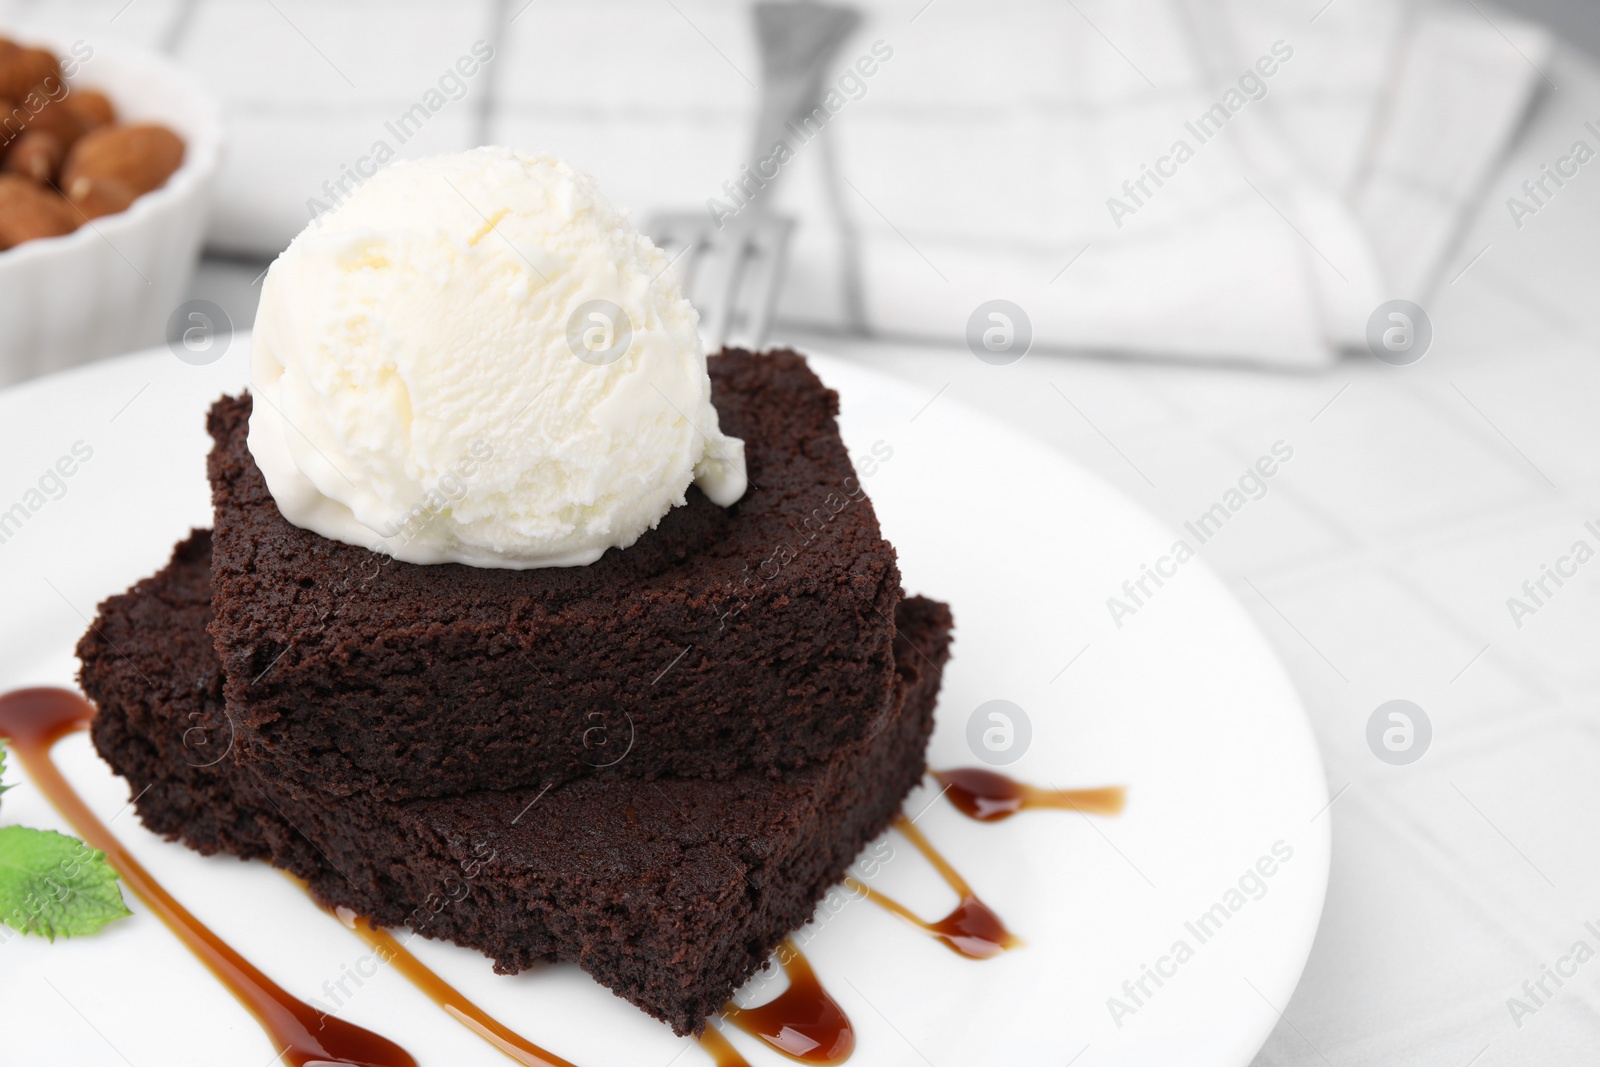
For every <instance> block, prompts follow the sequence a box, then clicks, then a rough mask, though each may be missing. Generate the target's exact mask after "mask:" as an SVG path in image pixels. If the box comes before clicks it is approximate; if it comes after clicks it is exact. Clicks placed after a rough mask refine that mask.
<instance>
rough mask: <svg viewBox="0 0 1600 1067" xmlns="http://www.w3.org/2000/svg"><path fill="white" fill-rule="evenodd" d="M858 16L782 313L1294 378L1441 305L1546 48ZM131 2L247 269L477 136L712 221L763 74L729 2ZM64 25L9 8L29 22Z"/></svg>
mask: <svg viewBox="0 0 1600 1067" xmlns="http://www.w3.org/2000/svg"><path fill="white" fill-rule="evenodd" d="M857 6H859V7H860V8H861V9H862V11H863V14H864V15H865V16H866V17H865V19H864V22H863V25H862V28H861V30H860V31H859V32H858V33H857V34H856V35H855V37H854V38H853V39H851V40H850V41H849V42H847V43H846V44H845V46H844V47H843V49H842V50H841V52H840V59H839V63H838V70H837V71H836V72H835V74H834V75H833V77H832V79H831V80H830V84H832V85H833V86H834V87H835V88H837V89H838V90H839V96H838V98H837V101H838V102H839V106H838V110H837V113H836V114H833V115H832V117H831V118H830V120H829V122H828V124H827V127H826V129H825V131H824V132H823V133H822V134H821V135H820V136H818V137H816V138H815V139H812V140H809V141H806V142H805V143H799V140H798V139H796V141H795V143H794V144H793V146H792V148H793V159H792V161H790V162H789V163H788V164H786V165H785V166H784V167H783V175H784V177H783V185H782V186H781V187H780V188H779V189H778V190H777V191H776V195H775V198H774V203H775V205H776V206H778V207H780V208H781V209H782V210H785V211H789V212H792V213H794V214H795V215H796V216H797V217H798V218H799V220H800V228H799V230H798V233H797V235H796V240H795V244H794V248H793V260H792V263H791V266H790V269H789V272H788V283H787V285H786V288H785V290H784V293H783V296H782V299H781V302H780V305H779V317H780V319H781V320H788V321H790V322H795V323H803V324H806V325H809V326H813V327H818V326H820V327H824V328H832V329H840V330H848V331H853V332H869V333H873V334H878V335H884V336H890V337H911V338H919V339H930V340H936V341H942V342H949V343H960V342H961V340H962V338H963V336H964V333H965V331H966V328H967V322H968V319H969V317H970V316H971V315H972V314H973V312H974V310H975V309H976V308H977V307H978V305H980V304H981V303H983V302H985V301H988V300H992V299H1005V300H1009V301H1011V302H1013V303H1015V304H1017V305H1018V306H1020V307H1021V308H1022V309H1023V310H1024V312H1025V313H1026V315H1027V316H1028V318H1029V319H1030V320H1031V323H1032V329H1033V336H1034V346H1035V348H1036V349H1040V350H1043V349H1051V348H1072V349H1080V350H1082V349H1088V350H1095V351H1102V352H1108V353H1124V352H1127V353H1144V354H1150V355H1156V356H1160V357H1163V358H1181V359H1196V360H1244V361H1251V362H1259V363H1265V364H1273V365H1279V366H1294V367H1314V366H1318V365H1322V364H1325V363H1327V362H1329V361H1331V360H1332V359H1333V358H1335V356H1336V354H1337V353H1338V351H1339V350H1340V349H1342V348H1350V347H1359V346H1360V345H1361V344H1362V343H1363V342H1362V338H1363V336H1364V331H1365V324H1366V319H1367V317H1368V315H1369V314H1370V313H1371V312H1372V310H1373V309H1374V308H1375V307H1376V306H1377V304H1379V303H1380V302H1382V301H1383V300H1386V299H1389V298H1392V297H1406V298H1409V299H1413V300H1417V301H1422V300H1425V298H1426V296H1427V293H1428V292H1429V290H1430V289H1431V288H1432V286H1433V285H1435V284H1437V282H1438V280H1439V275H1440V272H1441V271H1443V270H1444V269H1445V265H1446V263H1448V262H1452V260H1451V257H1452V256H1453V255H1456V254H1457V249H1456V247H1455V246H1456V242H1457V240H1458V235H1459V231H1460V229H1461V225H1462V216H1463V212H1464V209H1465V208H1466V207H1468V206H1469V205H1470V204H1472V203H1473V202H1474V201H1475V200H1476V198H1477V197H1478V195H1479V192H1480V188H1481V185H1482V183H1483V181H1484V180H1485V177H1486V175H1487V174H1488V172H1489V168H1490V167H1491V166H1492V165H1493V163H1494V162H1495V161H1496V160H1497V159H1498V158H1500V156H1501V155H1502V154H1503V152H1504V150H1505V148H1506V146H1507V144H1508V142H1509V140H1510V139H1511V138H1512V136H1513V135H1514V134H1515V132H1516V130H1517V128H1518V126H1519V123H1520V122H1521V121H1522V119H1523V117H1524V115H1525V113H1526V112H1527V109H1528V106H1529V103H1530V101H1531V100H1533V99H1534V98H1535V96H1536V93H1537V90H1539V89H1540V88H1541V87H1542V86H1543V85H1544V75H1543V74H1542V73H1541V68H1542V67H1543V65H1544V64H1545V62H1546V61H1547V59H1548V57H1549V54H1550V48H1551V44H1550V41H1549V39H1548V37H1547V35H1546V34H1544V33H1543V31H1540V30H1537V29H1535V28H1533V27H1530V26H1528V25H1527V24H1524V23H1520V22H1517V21H1515V20H1513V19H1511V18H1510V17H1508V16H1504V15H1501V14H1498V13H1495V14H1494V15H1493V16H1492V17H1493V21H1491V17H1490V15H1488V14H1485V13H1484V10H1483V9H1481V8H1477V7H1474V6H1463V7H1456V6H1431V5H1424V6H1417V5H1415V4H1412V3H1408V2H1406V0H1332V2H1329V3H1325V4H1322V5H1315V4H1310V3H1307V4H1298V3H1297V4H1293V5H1290V4H1285V3H1283V2H1282V0H1071V2H1061V0H1004V2H989V3H984V4H981V5H979V4H972V3H964V2H962V0H865V2H863V3H860V4H858V5H857ZM120 7H122V2H116V3H112V2H109V0H108V2H107V3H105V4H102V3H100V2H99V0H95V2H94V3H91V4H88V5H85V7H83V8H75V9H73V12H72V16H71V17H72V18H73V19H74V21H75V23H82V24H83V25H84V26H85V27H87V28H88V29H89V30H92V32H95V33H111V32H115V33H124V34H131V35H134V36H143V37H145V38H146V39H147V40H148V41H150V42H151V43H154V44H156V45H158V46H162V47H166V48H167V49H169V50H170V51H171V52H172V53H173V54H174V55H175V56H176V57H177V58H178V59H179V60H180V61H181V62H183V63H185V64H187V65H189V66H191V67H192V68H194V69H195V70H196V71H197V72H198V73H199V74H200V75H201V76H202V77H203V78H204V79H205V80H206V81H207V82H208V83H209V84H210V86H211V87H212V88H213V89H214V90H215V91H216V92H217V93H218V94H219V95H220V96H221V97H222V98H223V100H224V101H225V103H226V105H227V108H228V113H229V117H230V121H231V128H232V145H231V151H230V155H229V159H228V162H227V164H226V166H225V170H224V174H223V176H222V181H221V188H220V193H219V197H218V204H217V211H216V215H215V219H214V223H213V228H212V232H211V237H210V243H211V246H212V247H213V248H216V249H220V250H224V251H230V252H239V253H245V254H259V255H271V254H275V253H276V252H277V251H278V250H279V249H281V248H282V247H283V245H284V244H286V243H287V242H288V240H289V239H290V238H291V237H293V235H294V234H295V233H296V232H298V231H299V229H300V228H301V227H302V226H304V225H305V223H306V221H307V220H308V219H309V218H310V215H311V212H312V211H313V210H316V209H317V208H318V206H319V205H322V204H330V203H333V202H335V198H336V196H337V195H338V194H339V185H340V183H341V182H343V184H344V186H345V188H346V189H349V188H353V187H354V184H355V180H356V176H357V172H358V171H362V170H367V169H370V168H371V166H372V165H373V163H374V162H375V161H376V158H377V156H381V155H384V154H385V153H386V152H393V153H394V154H395V155H397V156H399V157H404V156H413V155H419V154H425V153H429V152H437V151H447V150H454V149H459V148H464V147H468V146H470V145H473V144H478V143H484V142H499V143H507V144H512V145H515V146H517V147H520V148H524V149H528V150H534V151H548V152H553V153H556V154H558V155H561V156H563V157H565V158H567V159H568V160H569V161H571V162H572V163H573V164H575V165H576V166H579V167H581V168H583V169H586V170H589V171H591V172H593V173H594V174H596V175H597V176H598V177H599V179H600V181H601V185H602V188H603V189H605V190H606V191H607V192H608V193H609V194H610V195H611V197H612V198H613V199H614V200H616V201H617V202H619V203H620V204H622V205H624V206H627V207H629V208H630V209H631V210H632V213H633V216H634V218H635V219H636V220H641V219H643V218H644V217H646V216H647V215H648V214H649V213H651V212H653V211H656V210H672V209H683V208H689V209H705V208H706V206H707V201H708V200H709V199H710V198H713V197H716V198H720V199H723V200H724V201H725V200H726V195H725V193H724V190H723V183H724V182H727V181H730V180H732V179H736V178H737V177H738V172H739V165H740V163H741V162H742V161H743V157H744V154H745V152H746V150H747V140H748V138H749V136H750V126H751V123H752V121H753V117H754V111H755V106H756V98H757V88H756V86H757V85H758V84H759V82H760V66H759V58H758V56H757V55H756V51H755V42H754V38H753V33H752V31H751V21H750V15H749V10H748V6H747V5H746V4H743V3H735V2H731V0H672V2H671V3H668V2H667V0H532V2H529V0H509V2H507V3H494V2H492V0H468V2H465V3H451V4H445V3H433V2H428V0H410V2H407V3H398V4H392V3H380V2H379V0H349V2H346V3H342V4H335V5H330V4H326V3H322V2H320V0H275V2H274V3H273V4H256V3H238V2H234V0H189V2H187V3H183V2H179V0H141V2H140V3H139V4H137V5H134V7H132V8H127V9H124V11H125V13H121V14H117V15H116V19H115V21H109V14H108V13H112V12H115V10H116V9H117V8H120ZM1319 7H1320V9H1319ZM102 8H104V10H102ZM90 12H92V13H93V14H92V17H91V15H90V14H89V13H90ZM62 17H63V16H62V13H61V12H59V11H55V10H50V11H49V12H48V13H47V12H44V11H41V9H40V7H39V6H35V5H29V4H24V3H19V2H17V0H9V2H7V3H0V18H4V19H6V20H7V21H9V22H11V23H12V24H13V25H15V24H18V23H23V24H26V23H28V22H31V21H38V20H40V19H44V18H48V19H51V20H52V21H53V22H56V23H59V21H60V19H61V18H62ZM477 42H482V43H481V44H477V53H476V55H475V53H474V48H475V44H476V43H477ZM486 49H487V50H492V58H490V59H488V60H487V61H485V60H483V58H482V57H483V55H484V54H485V50H486ZM857 63H862V64H863V67H862V68H857V67H856V64H857ZM866 67H871V68H872V73H871V74H870V76H868V75H865V74H861V73H860V72H859V71H860V70H861V69H865V68H866ZM469 69H470V70H471V73H470V74H469V73H464V72H465V71H467V70H469ZM1269 70H1270V71H1271V73H1270V75H1269V74H1268V73H1266V72H1267V71H1269ZM852 71H854V72H855V73H854V74H853V75H852ZM1208 113H1209V114H1213V116H1214V117H1213V118H1212V119H1211V120H1210V125H1207V126H1206V127H1205V128H1203V129H1202V128H1201V127H1200V125H1199V123H1200V120H1201V117H1202V116H1204V115H1207V114H1208ZM405 116H409V121H406V120H405V119H404V118H403V117H405ZM1180 141H1181V142H1184V143H1185V144H1186V145H1187V146H1188V148H1189V149H1190V150H1191V151H1192V153H1193V155H1192V158H1188V157H1185V159H1184V161H1183V162H1181V163H1179V162H1177V161H1176V158H1175V157H1173V150H1174V148H1175V147H1176V145H1177V143H1178V142H1180ZM380 146H382V150H381V151H378V152H377V154H376V156H375V155H374V151H375V150H378V149H380ZM1158 166H1159V167H1160V168H1161V169H1163V170H1167V171H1169V172H1171V173H1170V174H1169V176H1167V177H1165V178H1163V179H1162V184H1161V185H1159V186H1157V185H1156V184H1155V179H1153V178H1150V177H1147V176H1146V175H1147V173H1148V172H1147V170H1146V168H1147V167H1149V168H1154V167H1158ZM1141 179H1142V180H1143V189H1142V190H1141V189H1140V187H1139V183H1140V182H1141ZM1124 183H1127V185H1125V184H1124ZM1113 198H1115V200H1116V201H1118V202H1120V206H1119V204H1118V203H1114V202H1113ZM1468 254H1470V250H1469V253H1468Z"/></svg>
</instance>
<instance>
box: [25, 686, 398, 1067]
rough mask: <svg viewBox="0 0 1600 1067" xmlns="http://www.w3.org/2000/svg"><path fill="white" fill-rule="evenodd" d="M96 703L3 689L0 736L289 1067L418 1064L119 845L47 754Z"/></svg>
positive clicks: (52, 692) (54, 692)
mask: <svg viewBox="0 0 1600 1067" xmlns="http://www.w3.org/2000/svg"><path fill="white" fill-rule="evenodd" d="M93 715H94V708H93V707H92V706H91V705H90V704H89V702H88V701H86V700H84V699H83V698H82V697H80V696H79V695H78V694H76V693H72V692H68V691H67V690H65V689H19V690H16V691H14V692H11V693H7V694H5V695H4V696H0V737H5V738H6V739H7V740H8V741H9V743H10V748H11V751H12V752H14V753H16V755H17V758H18V759H19V760H21V762H22V766H23V769H25V770H26V771H27V772H28V777H29V778H30V779H32V781H33V783H34V784H35V785H37V786H38V787H39V790H40V792H42V793H43V794H44V795H45V797H46V798H47V799H48V800H49V801H50V803H51V804H53V805H54V806H55V809H56V810H57V811H59V812H60V813H61V814H62V816H63V817H64V818H65V819H66V820H67V822H68V823H70V824H71V825H72V828H73V829H74V830H76V831H77V832H78V835H79V836H80V837H82V838H83V839H84V840H85V841H86V842H88V843H89V844H90V845H91V846H93V847H94V848H97V849H99V850H100V851H101V852H104V853H105V854H106V858H107V859H108V860H109V861H110V863H111V866H112V867H114V868H116V871H117V873H118V874H120V875H121V876H122V881H123V883H124V884H126V885H127V887H128V888H129V889H131V890H133V892H134V895H135V896H137V897H138V898H139V899H140V900H142V901H144V903H145V906H146V907H148V908H149V909H150V910H151V911H153V912H155V914H156V916H157V917H158V918H160V919H161V921H162V922H164V923H166V925H167V928H168V929H170V930H171V931H172V932H173V933H174V934H176V935H177V937H178V940H180V941H182V942H183V944H184V946H185V947H186V948H188V949H189V951H190V952H192V953H194V955H195V957H196V958H197V959H199V960H200V962H201V963H203V964H205V965H206V968H207V969H208V970H210V971H211V973H212V974H214V975H216V977H217V980H218V981H219V982H221V983H222V984H223V986H225V987H226V988H227V990H228V992H230V993H232V994H233V995H234V997H235V998H236V999H237V1000H238V1001H239V1003H240V1004H242V1005H244V1007H245V1009H246V1010H247V1011H249V1012H250V1014H251V1015H254V1016H255V1017H256V1021H257V1022H259V1023H260V1024H261V1028H262V1029H263V1030H265V1031H266V1032H267V1036H268V1038H270V1039H271V1041H272V1044H273V1045H274V1046H275V1047H277V1048H280V1049H282V1051H281V1052H280V1053H279V1055H278V1057H277V1059H278V1060H281V1061H284V1062H287V1063H288V1064H290V1065H291V1067H313V1065H317V1067H322V1065H329V1067H332V1065H342V1067H417V1061H416V1060H414V1059H412V1058H411V1055H410V1053H408V1052H406V1050H405V1049H403V1048H401V1047H400V1046H399V1045H396V1044H395V1043H394V1042H392V1041H390V1040H388V1039H387V1038H383V1037H379V1036H378V1035H377V1034H374V1033H372V1032H371V1031H370V1030H363V1029H362V1028H361V1027H359V1026H355V1025H353V1024H351V1023H347V1022H344V1021H343V1020H341V1019H338V1018H335V1017H333V1016H325V1015H323V1014H322V1013H321V1012H318V1011H317V1010H316V1009H315V1008H312V1007H311V1006H310V1005H308V1004H305V1003H303V1002H301V1001H299V1000H296V999H295V998H294V997H291V996H290V995H289V994H288V993H286V992H285V991H284V990H283V989H282V988H281V987H280V986H278V985H277V983H275V982H273V981H272V979H270V978H268V977H267V976H266V975H264V974H262V973H261V972H260V971H259V970H257V969H256V968H255V967H254V966H253V965H252V964H251V963H250V961H248V960H246V959H245V958H244V957H243V956H241V955H239V953H237V952H235V951H234V950H233V949H232V948H230V947H229V946H228V944H227V943H226V942H224V941H223V940H222V939H221V938H219V937H218V936H217V935H216V934H215V933H213V932H212V931H211V930H210V929H209V928H208V927H207V926H206V925H205V924H204V923H202V922H200V920H199V919H196V918H195V917H194V916H193V915H191V914H189V912H188V910H187V909H186V908H184V906H183V905H182V904H179V903H178V902H177V900H176V899H174V898H173V896H172V895H171V894H170V893H168V892H167V891H166V890H165V889H163V888H162V887H161V885H160V883H158V882H157V881H156V880H155V879H154V878H152V877H151V876H150V872H148V871H146V870H145V869H144V867H143V866H141V865H140V863H139V861H138V860H136V859H134V858H133V854H132V853H130V852H129V851H128V850H127V849H125V848H123V847H122V844H121V842H119V841H118V840H117V839H116V838H115V837H113V836H112V834H111V831H110V830H109V829H107V828H106V826H105V824H104V823H102V822H101V821H100V820H99V819H98V818H96V817H95V815H94V813H93V812H91V811H90V810H89V807H88V805H87V804H85V803H84V802H83V801H82V799H80V798H79V796H78V794H77V793H76V792H75V791H74V790H73V788H72V786H71V785H70V784H68V782H67V780H66V778H64V777H63V776H62V774H61V772H60V771H59V770H58V769H57V768H56V765H55V763H53V762H52V761H51V759H50V748H51V746H52V745H54V744H55V743H56V742H57V741H58V740H60V739H61V738H62V737H64V736H66V735H67V734H69V733H72V732H74V731H76V730H81V729H83V728H84V727H86V726H87V725H88V724H89V719H90V718H91V717H92V716H93Z"/></svg>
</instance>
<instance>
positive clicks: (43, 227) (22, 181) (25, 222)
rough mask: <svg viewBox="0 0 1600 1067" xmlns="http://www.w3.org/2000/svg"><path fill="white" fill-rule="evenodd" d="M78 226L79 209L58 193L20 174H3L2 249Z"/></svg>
mask: <svg viewBox="0 0 1600 1067" xmlns="http://www.w3.org/2000/svg"><path fill="white" fill-rule="evenodd" d="M77 228H78V216H77V213H76V212H74V211H73V210H72V208H71V206H70V205H69V204H68V203H67V202H66V201H65V200H63V199H62V198H61V197H60V196H59V195H58V194H56V193H55V192H53V191H52V190H49V189H45V188H42V187H41V186H38V185H35V184H34V183H33V182H31V181H29V180H28V179H27V178H24V177H22V176H21V175H20V174H0V250H4V249H7V248H14V247H16V246H17V245H19V244H21V243H22V242H24V241H31V240H33V239H34V238H36V237H60V236H61V235H62V234H64V233H71V232H72V231H73V230H75V229H77Z"/></svg>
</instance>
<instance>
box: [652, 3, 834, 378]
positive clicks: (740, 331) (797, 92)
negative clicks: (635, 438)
mask: <svg viewBox="0 0 1600 1067" xmlns="http://www.w3.org/2000/svg"><path fill="white" fill-rule="evenodd" d="M753 15H754V18H755V26H756V39H757V41H758V43H759V45H760V49H761V108H760V111H759V112H758V113H757V115H756V125H755V134H754V137H753V139H752V140H751V149H750V156H749V161H748V168H749V172H750V173H756V172H757V167H758V165H759V164H760V163H761V162H762V161H764V160H768V159H769V158H771V157H772V156H773V149H774V147H775V146H776V145H777V144H778V143H779V142H780V141H781V142H783V143H784V144H785V145H786V146H787V147H788V149H789V151H790V152H791V153H793V152H794V151H795V149H796V148H797V146H796V145H793V144H790V143H789V140H790V139H789V137H788V130H787V127H788V125H789V123H790V122H792V121H797V120H799V119H801V118H802V117H804V116H809V115H810V114H811V112H812V111H813V109H815V108H816V107H817V106H818V104H819V102H820V100H821V98H822V78H823V75H824V74H825V73H827V70H828V65H829V64H830V63H831V62H832V61H833V58H834V56H835V55H837V54H838V51H839V46H840V45H842V44H843V43H844V41H845V39H846V38H847V37H849V36H850V34H851V33H852V32H854V30H855V28H856V26H858V25H859V24H860V22H861V16H860V14H859V13H857V12H856V11H855V10H854V9H853V8H849V7H842V6H835V5H832V4H821V3H815V2H813V0H783V2H766V3H758V4H756V5H755V6H754V8H753ZM745 173H746V172H741V173H740V175H739V176H738V177H736V178H735V180H734V184H735V185H738V184H739V182H740V180H741V179H744V177H745ZM782 176H783V166H781V165H780V166H778V167H777V172H776V173H775V174H773V175H772V176H771V177H766V176H765V175H764V174H760V175H759V179H760V181H761V183H762V184H761V185H760V186H759V187H754V183H749V184H748V185H747V186H746V189H747V190H748V193H749V195H748V199H747V200H746V201H745V203H744V204H743V206H739V205H738V204H737V203H736V202H729V203H730V206H733V207H735V208H736V210H735V212H734V214H732V215H731V216H729V217H725V218H721V219H720V220H719V219H718V218H717V217H715V216H714V215H713V214H712V213H711V211H710V210H709V209H708V210H705V211H672V212H664V213H661V214H657V215H653V216H651V217H650V218H649V219H647V220H645V224H644V232H645V233H647V234H648V235H649V236H650V237H651V238H652V239H653V240H654V241H655V242H656V244H657V245H658V246H660V247H661V249H662V250H663V251H665V252H666V253H667V256H668V257H669V258H670V259H671V260H672V261H673V262H674V264H675V265H676V266H675V269H676V270H678V272H679V277H681V278H682V280H683V289H684V295H685V296H687V297H688V298H689V300H690V301H691V302H693V304H694V305H695V307H696V308H698V309H699V311H700V334H701V337H702V339H703V340H704V341H705V344H706V349H707V350H708V351H712V352H715V351H717V350H718V349H720V348H722V347H724V346H725V345H738V346H740V347H744V348H759V347H761V345H762V343H763V342H764V341H765V340H766V337H767V331H768V329H769V328H770V327H771V325H772V311H773V306H774V305H775V304H776V302H777V297H778V290H779V288H780V287H781V286H782V284H783V269H784V265H785V263H786V262H787V259H788V253H789V237H790V235H791V234H792V233H793V231H794V226H795V220H794V219H793V218H791V217H790V216H788V215H782V214H778V213H777V212H774V211H772V210H771V209H770V208H769V207H768V206H767V205H768V203H769V201H770V198H771V196H772V193H773V187H774V186H776V185H777V184H778V180H779V179H780V178H781V177H782Z"/></svg>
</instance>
